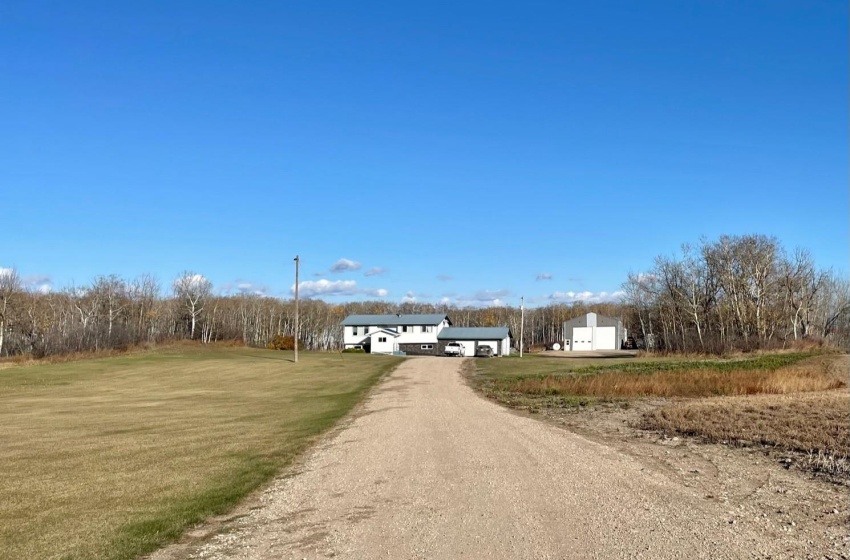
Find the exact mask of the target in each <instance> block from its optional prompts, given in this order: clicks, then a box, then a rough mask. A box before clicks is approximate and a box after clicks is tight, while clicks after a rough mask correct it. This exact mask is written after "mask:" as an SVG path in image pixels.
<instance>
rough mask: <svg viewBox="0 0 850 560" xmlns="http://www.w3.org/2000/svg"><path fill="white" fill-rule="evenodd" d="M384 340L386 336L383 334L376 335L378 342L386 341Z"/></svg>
mask: <svg viewBox="0 0 850 560" xmlns="http://www.w3.org/2000/svg"><path fill="white" fill-rule="evenodd" d="M386 341H387V337H385V336H379V337H378V342H386Z"/></svg>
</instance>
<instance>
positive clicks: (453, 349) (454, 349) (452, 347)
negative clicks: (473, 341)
mask: <svg viewBox="0 0 850 560" xmlns="http://www.w3.org/2000/svg"><path fill="white" fill-rule="evenodd" d="M463 350H464V348H463V344H461V343H460V342H449V343H448V344H446V349H445V350H444V351H443V352H444V353H445V354H446V356H459V357H461V358H462V357H463V355H464V354H463Z"/></svg>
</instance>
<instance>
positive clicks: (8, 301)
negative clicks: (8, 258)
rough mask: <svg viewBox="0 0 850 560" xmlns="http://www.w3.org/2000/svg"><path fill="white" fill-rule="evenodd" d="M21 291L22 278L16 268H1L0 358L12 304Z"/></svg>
mask: <svg viewBox="0 0 850 560" xmlns="http://www.w3.org/2000/svg"><path fill="white" fill-rule="evenodd" d="M20 291H21V278H20V276H19V275H18V271H17V270H15V269H14V268H0V356H2V355H3V341H4V339H5V336H6V325H7V322H8V321H9V313H10V311H11V307H12V303H13V301H14V299H15V297H16V296H17V295H18V293H19V292H20Z"/></svg>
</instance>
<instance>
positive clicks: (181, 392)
mask: <svg viewBox="0 0 850 560" xmlns="http://www.w3.org/2000/svg"><path fill="white" fill-rule="evenodd" d="M291 359H292V353H291V352H275V351H268V350H256V349H237V348H233V349H225V348H219V349H216V348H192V347H189V348H185V347H184V348H174V349H170V350H163V351H157V352H150V353H141V354H137V355H132V356H125V357H118V358H105V359H96V360H83V361H76V362H68V363H61V364H48V365H39V366H26V367H13V368H6V369H3V370H2V371H0V425H2V427H3V428H2V430H0V472H2V473H3V476H2V477H0V551H2V554H0V556H2V557H3V558H39V559H69V560H70V559H83V558H86V559H88V558H93V559H121V558H128V559H129V558H134V557H136V556H138V555H139V554H143V553H145V552H149V551H152V550H154V549H156V548H157V547H158V546H160V545H161V544H162V543H164V542H167V541H168V540H171V539H174V538H176V537H177V536H179V535H180V533H181V532H182V530H183V529H185V528H186V527H187V526H189V525H191V524H193V523H196V522H198V521H200V520H201V519H203V518H205V517H207V516H209V515H213V514H218V513H222V512H224V511H227V509H229V508H230V507H231V506H233V505H234V504H235V503H236V502H237V501H238V500H239V499H240V498H242V497H244V496H245V495H246V494H248V493H249V492H250V491H251V490H253V489H255V488H256V487H258V486H259V485H260V484H262V483H263V482H265V481H267V480H268V479H269V478H270V477H272V476H273V475H274V474H275V473H277V472H279V471H280V469H281V468H282V467H284V466H286V465H287V464H288V463H290V462H291V461H292V459H293V458H294V457H295V456H296V455H297V454H298V453H299V452H300V451H302V450H303V449H304V448H305V447H306V446H307V445H308V444H309V443H310V442H311V441H312V440H313V439H314V438H315V437H316V436H317V435H318V434H320V433H321V432H323V431H324V430H326V429H328V428H329V427H331V426H332V425H333V424H334V423H335V422H336V421H337V420H338V419H339V418H341V417H342V416H343V415H345V414H346V413H347V412H348V411H349V410H351V408H352V407H353V406H354V405H355V404H356V403H357V402H358V401H359V400H360V399H361V398H362V397H363V395H364V394H365V392H366V391H367V390H368V389H369V388H370V387H371V386H372V385H373V384H374V383H375V382H376V381H377V380H379V379H380V378H381V377H382V376H383V375H384V374H385V373H386V372H388V371H389V370H391V369H392V368H393V367H394V366H395V365H396V364H398V363H399V360H398V359H396V358H389V357H381V356H363V355H341V354H306V353H302V354H301V356H300V360H299V363H298V364H295V363H293V362H292V361H291Z"/></svg>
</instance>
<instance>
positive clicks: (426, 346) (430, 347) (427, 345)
mask: <svg viewBox="0 0 850 560" xmlns="http://www.w3.org/2000/svg"><path fill="white" fill-rule="evenodd" d="M419 348H420V349H422V350H433V349H434V345H433V344H423V345H422V346H420V347H419Z"/></svg>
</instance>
